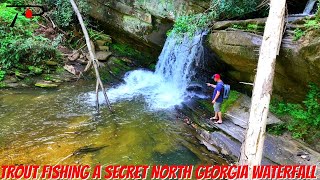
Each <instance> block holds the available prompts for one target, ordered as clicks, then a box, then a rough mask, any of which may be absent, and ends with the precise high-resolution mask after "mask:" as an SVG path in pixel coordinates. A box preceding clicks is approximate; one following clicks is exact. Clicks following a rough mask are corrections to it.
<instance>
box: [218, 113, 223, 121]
mask: <svg viewBox="0 0 320 180" xmlns="http://www.w3.org/2000/svg"><path fill="white" fill-rule="evenodd" d="M218 117H219V120H218V123H222V113H221V111H220V112H218Z"/></svg>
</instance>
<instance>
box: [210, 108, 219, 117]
mask: <svg viewBox="0 0 320 180" xmlns="http://www.w3.org/2000/svg"><path fill="white" fill-rule="evenodd" d="M213 109H214V117H212V118H210V120H217V119H218V112H217V111H216V105H215V104H214V105H213Z"/></svg>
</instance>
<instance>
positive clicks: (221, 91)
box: [212, 81, 224, 103]
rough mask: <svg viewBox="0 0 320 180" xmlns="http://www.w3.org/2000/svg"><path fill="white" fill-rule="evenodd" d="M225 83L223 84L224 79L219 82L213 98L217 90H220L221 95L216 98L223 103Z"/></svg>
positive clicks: (213, 96)
mask: <svg viewBox="0 0 320 180" xmlns="http://www.w3.org/2000/svg"><path fill="white" fill-rule="evenodd" d="M223 85H224V84H223V82H222V81H221V82H218V83H217V86H216V88H215V89H214V91H213V95H212V100H214V98H215V97H216V95H217V92H218V91H220V95H219V97H218V99H217V100H216V102H217V103H222V102H223V91H224V90H223V89H224V88H223Z"/></svg>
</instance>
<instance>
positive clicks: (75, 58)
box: [68, 52, 80, 61]
mask: <svg viewBox="0 0 320 180" xmlns="http://www.w3.org/2000/svg"><path fill="white" fill-rule="evenodd" d="M79 57H80V53H79V52H74V53H72V54H71V55H69V56H68V59H69V61H75V60H77V59H78V58H79Z"/></svg>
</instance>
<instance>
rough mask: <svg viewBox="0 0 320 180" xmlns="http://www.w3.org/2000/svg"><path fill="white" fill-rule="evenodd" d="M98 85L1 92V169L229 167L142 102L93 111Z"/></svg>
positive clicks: (167, 113)
mask: <svg viewBox="0 0 320 180" xmlns="http://www.w3.org/2000/svg"><path fill="white" fill-rule="evenodd" d="M94 88H95V87H94V84H93V83H89V82H85V81H83V82H82V81H79V82H76V83H70V84H68V85H63V86H60V87H59V88H58V89H56V90H47V89H40V88H28V89H9V90H0V129H1V131H0V164H2V165H3V164H15V165H18V164H38V165H44V164H50V165H55V164H89V165H96V164H101V165H109V164H147V165H153V164H190V165H191V164H192V165H199V164H225V163H226V162H225V160H223V159H222V158H220V157H218V156H216V155H214V154H213V153H211V152H209V151H208V150H207V149H206V148H205V147H204V146H202V145H200V144H199V142H198V140H197V139H196V138H195V135H196V134H195V132H194V130H192V129H191V128H189V126H187V125H186V124H185V123H183V122H182V121H181V120H178V119H177V118H176V117H175V112H174V110H158V111H152V110H150V109H149V108H148V106H147V103H146V102H145V100H144V99H143V98H139V97H136V98H134V99H131V100H123V101H119V102H114V103H113V104H112V106H113V109H114V111H115V113H113V114H112V113H110V112H109V111H108V108H107V107H105V106H103V107H102V112H101V114H100V115H97V114H96V113H95V112H96V111H95V107H94V106H92V105H90V103H89V102H90V99H88V98H90V97H88V96H87V94H88V92H93V91H92V90H94Z"/></svg>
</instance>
